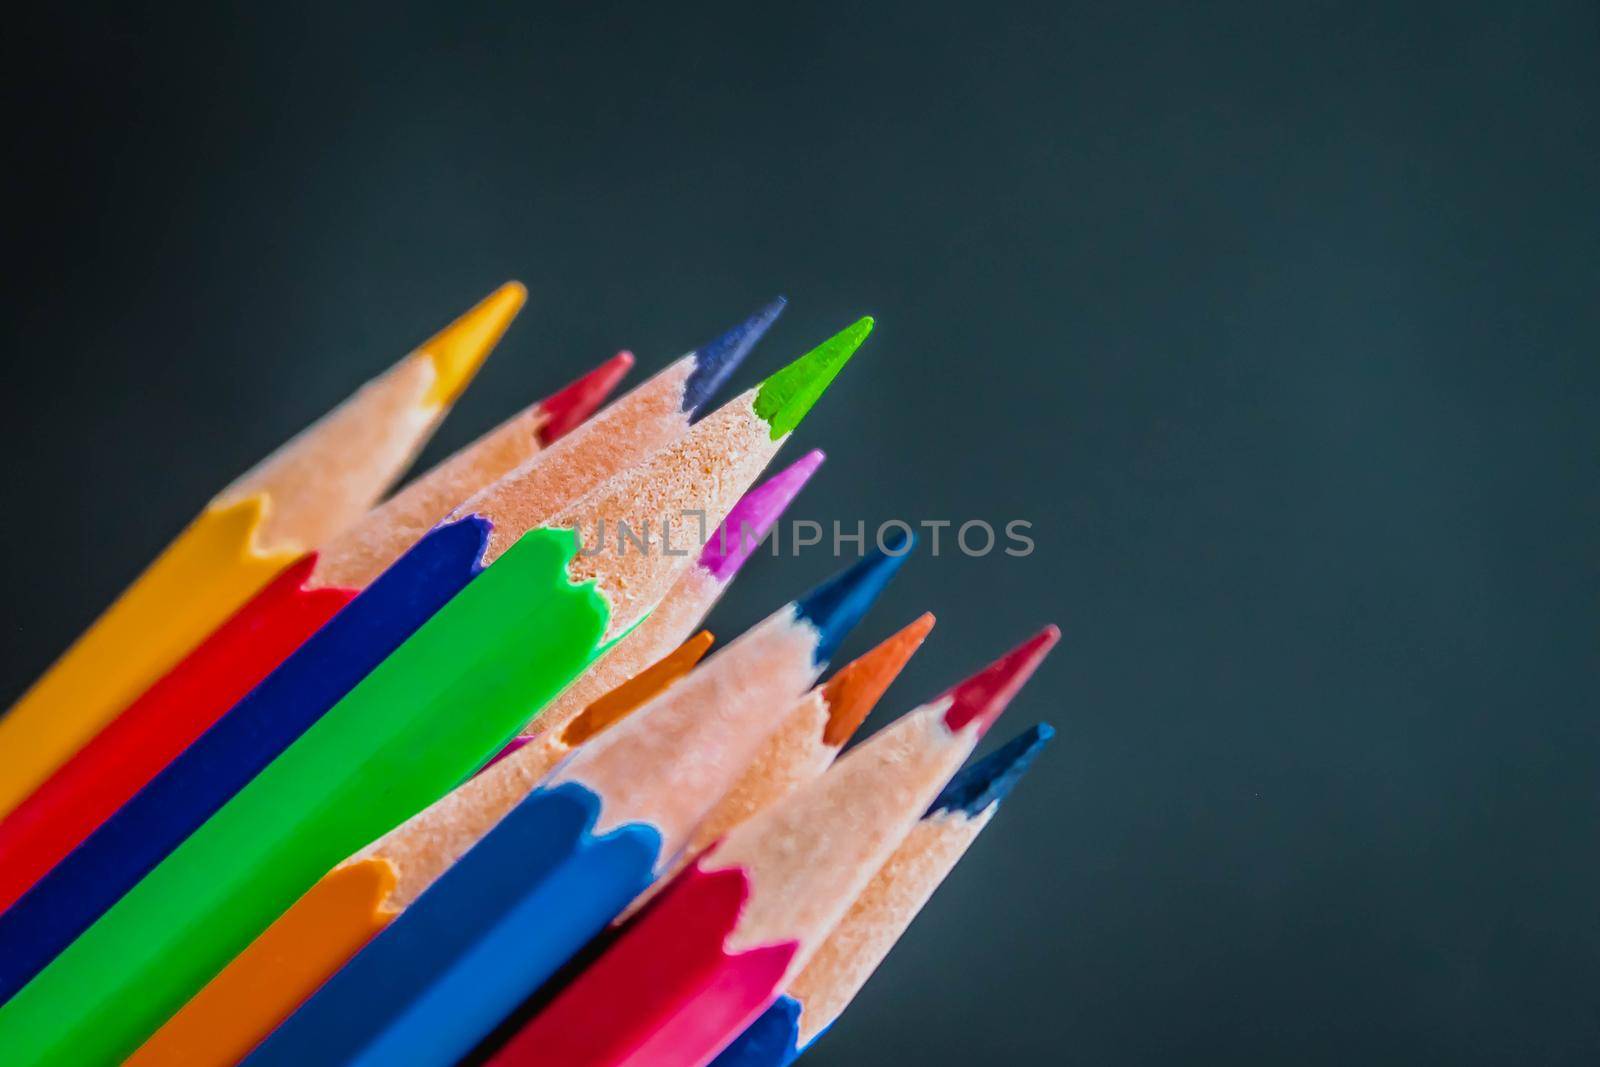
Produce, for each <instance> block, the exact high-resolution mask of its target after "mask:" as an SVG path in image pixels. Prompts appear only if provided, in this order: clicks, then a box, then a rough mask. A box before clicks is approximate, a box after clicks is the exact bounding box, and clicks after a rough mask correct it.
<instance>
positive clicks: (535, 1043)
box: [490, 627, 1058, 1067]
mask: <svg viewBox="0 0 1600 1067" xmlns="http://www.w3.org/2000/svg"><path fill="white" fill-rule="evenodd" d="M1057 637H1058V635H1057V633H1056V631H1055V629H1054V627H1051V628H1048V629H1046V630H1045V631H1043V632H1041V633H1040V634H1038V635H1036V636H1035V637H1033V638H1031V639H1029V640H1028V641H1027V642H1025V643H1024V644H1023V645H1021V646H1020V647H1018V648H1017V649H1015V650H1013V651H1012V652H1010V653H1008V654H1007V655H1006V656H1004V657H1003V658H1001V659H1000V660H998V661H996V662H995V663H993V664H991V665H990V666H989V667H987V668H985V669H984V670H983V671H981V672H979V673H978V674H976V675H974V676H973V677H971V678H969V679H967V680H966V681H964V682H962V683H961V684H959V685H957V686H956V687H955V688H954V689H952V690H951V691H950V692H948V693H946V694H945V695H944V696H942V697H940V698H938V699H937V700H935V701H933V702H932V703H930V704H927V705H924V706H923V707H921V708H919V709H917V710H915V711H912V712H910V713H909V714H907V715H906V716H904V717H902V718H901V719H899V720H898V721H897V722H895V723H894V724H892V725H890V726H889V727H887V728H886V729H884V730H882V731H880V732H879V733H878V734H876V735H874V736H873V737H872V738H870V739H869V740H867V741H866V742H865V743H863V744H861V745H859V746H857V747H856V748H855V749H853V750H852V751H851V752H849V753H846V754H845V755H844V756H841V757H840V758H839V760H838V762H836V763H835V764H834V765H833V766H832V767H831V768H830V769H829V770H828V771H827V773H825V774H824V775H822V776H821V777H820V778H817V779H815V780H814V781H811V782H809V783H806V784H805V785H802V786H801V787H800V788H798V789H796V790H795V791H794V792H793V793H791V794H790V795H789V796H788V797H786V798H785V799H784V800H782V801H781V802H779V803H778V804H776V805H775V806H773V807H771V808H768V809H767V810H766V811H763V812H761V813H759V814H757V815H756V816H755V817H753V818H751V819H750V820H749V821H747V822H745V823H743V824H742V825H740V826H738V827H736V828H735V829H734V830H733V831H732V832H731V833H730V834H729V835H728V836H727V837H725V838H723V839H722V840H721V841H720V842H718V843H717V844H716V845H714V846H713V847H712V848H711V849H709V850H708V851H707V852H705V853H704V854H702V855H701V856H700V857H699V858H698V859H697V860H696V861H695V863H694V865H693V866H691V867H689V868H688V869H686V870H685V871H683V872H682V873H681V874H679V875H678V876H677V877H676V878H675V879H674V881H673V883H672V884H671V885H670V886H668V887H667V889H666V890H665V891H664V892H663V893H661V894H660V896H659V897H657V899H656V900H655V901H654V902H653V903H652V904H651V906H650V907H648V908H646V909H645V910H644V911H642V912H640V913H639V914H637V915H636V916H634V918H633V919H632V920H631V921H630V922H629V923H628V924H627V925H626V926H625V927H624V928H623V929H622V931H621V932H620V934H619V935H618V936H617V938H616V940H615V941H614V942H612V943H611V944H610V945H609V946H607V947H606V949H605V950H604V951H603V952H601V953H600V955H599V956H598V957H597V958H596V959H595V960H594V961H593V962H591V963H590V964H589V966H588V967H587V968H586V969H585V970H583V971H582V972H581V973H580V974H578V975H577V977H576V978H574V979H573V980H572V982H571V983H570V984H569V985H567V986H566V987H565V988H564V989H563V990H562V991H561V992H560V993H558V994H557V995H556V996H555V997H554V999H553V1000H552V1001H551V1002H550V1003H549V1004H548V1005H546V1006H545V1007H544V1008H543V1009H542V1010H541V1011H540V1012H538V1014H536V1015H535V1016H534V1017H533V1018H532V1019H531V1020H530V1021H529V1022H528V1023H527V1025H525V1026H524V1027H523V1028H522V1029H521V1030H520V1031H518V1032H517V1034H516V1035H515V1036H514V1037H512V1038H511V1040H510V1041H509V1042H507V1043H506V1044H505V1045H504V1046H503V1047H502V1048H501V1049H500V1050H499V1051H498V1052H496V1053H495V1054H494V1057H493V1059H492V1060H491V1061H490V1062H491V1063H494V1064H499V1065H507V1064H531V1063H542V1064H561V1065H562V1067H590V1065H599V1064H605V1065H608V1067H609V1065H617V1064H628V1065H646V1064H651V1065H653V1064H666V1063H670V1064H683V1065H691V1064H701V1063H706V1062H708V1061H709V1060H711V1059H712V1058H714V1057H715V1056H716V1054H717V1053H718V1052H720V1051H721V1050H722V1049H723V1048H724V1047H725V1046H726V1045H727V1044H728V1043H729V1042H731V1041H732V1040H733V1039H734V1038H735V1037H736V1036H737V1035H738V1034H739V1033H740V1032H741V1031H742V1030H743V1029H744V1027H745V1026H746V1025H747V1024H748V1023H750V1022H751V1021H753V1020H754V1019H755V1018H756V1017H757V1016H758V1015H759V1014H760V1013H761V1012H762V1011H763V1010H765V1009H766V1007H767V1006H768V1005H769V1004H771V1003H772V1002H773V1001H774V1000H776V999H777V997H778V995H779V994H780V993H781V992H782V991H783V988H784V985H785V984H786V982H787V981H788V979H790V978H792V977H793V976H794V975H795V974H797V973H798V972H799V971H800V970H801V969H802V968H803V967H804V966H805V964H806V963H807V962H808V960H809V958H810V957H811V955H812V954H813V953H814V952H815V951H816V949H817V947H818V946H819V945H820V944H821V942H822V940H823V938H824V937H825V936H826V935H827V934H828V933H829V932H830V931H831V930H832V929H833V928H834V927H835V926H837V925H838V922H839V920H841V919H842V918H843V917H844V914H845V912H846V911H847V910H848V909H849V906H850V904H851V902H852V901H854V900H855V899H856V897H857V896H859V895H860V893H861V891H862V890H863V889H865V888H866V885H867V883H868V882H869V881H870V880H871V878H872V876H873V875H874V874H875V873H876V872H877V871H878V870H879V869H881V868H882V866H883V864H884V863H885V862H886V861H887V860H888V859H889V856H890V855H891V854H892V853H893V852H894V850H895V848H896V847H898V845H899V843H900V841H901V840H902V839H903V838H904V837H905V835H906V834H907V833H908V832H909V831H910V829H911V827H912V825H913V824H914V823H915V822H916V821H917V819H918V818H919V817H920V816H921V814H922V813H923V812H924V811H925V810H926V809H927V807H928V804H929V802H930V801H932V800H933V799H934V797H935V795H937V794H938V792H939V791H940V789H941V788H942V787H943V785H944V783H945V782H946V781H948V780H949V778H950V777H951V775H952V774H953V773H954V772H955V770H956V768H957V767H959V766H960V765H961V763H962V761H963V760H965V758H966V757H967V755H968V754H969V753H971V751H972V749H973V747H974V746H975V745H976V744H977V742H978V739H979V737H980V736H981V735H982V733H983V732H984V731H985V730H987V729H988V727H989V726H990V725H991V724H992V723H993V722H994V720H995V718H996V717H998V716H999V714H1000V712H1001V711H1002V710H1003V709H1004V707H1005V705H1006V704H1007V703H1008V702H1009V700H1010V699H1011V697H1012V696H1013V695H1014V694H1015V693H1016V691H1017V690H1018V689H1019V688H1020V687H1021V685H1022V684H1023V682H1024V681H1025V680H1026V679H1027V677H1028V675H1029V674H1031V673H1032V671H1033V669H1034V668H1035V667H1036V666H1037V665H1038V663H1039V661H1040V660H1041V659H1042V658H1043V657H1044V655H1045V654H1046V653H1047V652H1048V650H1049V648H1050V647H1051V646H1052V645H1053V644H1054V643H1055V641H1056V639H1057Z"/></svg>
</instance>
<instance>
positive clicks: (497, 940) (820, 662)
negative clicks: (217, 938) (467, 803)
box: [247, 553, 903, 1067]
mask: <svg viewBox="0 0 1600 1067" xmlns="http://www.w3.org/2000/svg"><path fill="white" fill-rule="evenodd" d="M902 561H903V554H902V555H900V556H891V555H886V554H883V553H874V554H872V555H871V556H869V557H868V558H866V559H864V560H862V561H860V562H858V563H857V564H856V565H854V566H853V567H851V568H850V569H849V570H847V571H845V572H844V573H843V574H841V575H840V576H838V577H836V578H834V579H833V580H831V581H829V582H828V583H826V584H825V585H823V586H822V587H820V588H818V589H817V590H815V591H813V592H812V593H811V594H809V595H807V596H806V597H803V598H801V599H800V600H798V601H795V602H793V603H791V604H789V605H786V606H785V607H784V608H782V609H780V610H779V611H778V612H776V613H774V614H773V615H771V616H769V617H768V618H767V619H766V620H765V621H764V622H762V623H760V624H758V625H757V626H756V627H754V628H752V629H751V630H750V631H749V632H747V633H745V634H744V635H742V636H741V637H740V638H739V639H738V640H736V641H734V642H733V643H732V644H730V645H728V647H727V648H725V649H723V650H722V651H721V652H719V653H718V654H717V655H715V656H713V657H712V658H711V659H710V660H708V661H707V662H706V664H705V665H704V666H702V667H701V668H699V669H698V670H696V671H694V672H691V673H690V674H689V675H688V677H686V678H684V679H683V680H682V681H680V682H678V684H677V685H675V686H673V687H672V688H671V689H668V690H667V691H666V692H665V693H663V694H661V695H660V696H658V697H657V698H656V699H655V700H653V701H651V702H650V703H649V704H648V705H647V706H645V707H643V708H640V709H639V710H638V711H637V712H635V713H634V714H633V715H632V716H631V717H630V718H629V719H627V720H626V721H625V722H623V723H621V724H620V725H618V726H616V727H614V728H613V729H611V730H609V731H607V732H605V733H603V734H601V735H600V736H599V737H597V738H595V739H594V740H592V741H591V742H590V743H589V744H587V745H585V746H584V747H582V748H580V749H578V750H577V751H576V752H574V753H573V755H572V757H571V758H570V759H568V760H567V761H566V762H565V763H563V764H562V765H561V766H560V767H558V768H557V769H556V770H555V772H554V773H553V774H552V775H550V777H549V779H548V780H547V781H545V782H544V783H542V784H541V785H539V786H538V787H537V788H535V789H534V790H533V791H532V792H529V793H527V794H526V796H525V798H524V799H522V800H520V802H518V803H517V804H516V806H515V807H514V808H513V809H512V810H511V811H510V812H509V813H508V814H506V815H505V817H504V818H503V819H502V820H500V821H499V822H498V823H497V824H495V826H494V828H493V829H491V830H490V831H489V833H488V834H487V835H485V836H483V837H482V839H481V840H478V841H476V842H475V843H474V844H473V845H472V847H471V848H470V849H467V850H464V851H465V854H464V855H462V858H461V859H460V861H459V862H457V863H456V864H455V865H454V866H452V867H451V868H450V869H449V870H448V871H447V872H446V873H444V875H443V876H442V877H440V878H439V880H438V881H437V882H436V883H435V884H434V885H433V886H431V887H430V888H429V889H428V890H427V891H426V892H424V893H423V894H422V896H421V897H420V898H419V899H417V900H416V901H415V903H413V904H412V905H411V907H410V908H409V909H408V910H407V911H406V912H405V913H404V914H402V915H401V916H400V917H399V918H397V919H396V920H395V921H394V922H393V923H391V924H390V925H389V926H388V927H387V928H386V929H384V931H383V932H382V933H380V934H378V936H377V937H375V938H374V939H373V940H372V941H371V943H370V944H368V945H367V946H366V948H364V949H363V950H362V951H361V953H360V954H359V955H357V956H356V958H355V959H353V960H352V961H351V962H350V963H349V964H348V965H347V966H346V967H345V968H344V969H343V970H342V971H340V972H339V973H338V974H336V975H334V976H333V977H332V978H331V979H330V980H329V981H328V983H327V984H326V985H324V986H323V987H322V988H321V989H319V990H318V991H317V992H316V993H315V994H314V995H313V996H312V997H311V999H310V1000H308V1001H307V1002H306V1003H305V1004H304V1005H302V1006H301V1007H300V1009H299V1010H298V1011H296V1012H295V1013H294V1014H293V1015H291V1016H290V1017H289V1019H288V1020H287V1021H285V1022H284V1024H283V1025H282V1026H280V1027H279V1028H278V1029H277V1030H276V1031H275V1032H274V1033H273V1034H272V1035H271V1036H270V1037H268V1038H267V1040H266V1041H265V1042H263V1043H262V1045H261V1046H260V1048H258V1049H257V1050H256V1051H255V1052H254V1053H253V1054H252V1055H251V1056H250V1058H249V1060H248V1061H247V1062H248V1063H250V1064H251V1065H252V1067H269V1065H272V1064H296V1063H301V1062H304V1060H305V1059H306V1058H307V1057H308V1056H312V1057H315V1056H321V1057H326V1058H327V1060H328V1061H330V1062H340V1063H346V1064H369V1065H376V1064H383V1063H393V1062H397V1061H399V1060H404V1061H405V1062H407V1063H412V1064H417V1065H419V1067H420V1065H424V1064H438V1065H441V1067H444V1065H448V1064H452V1063H454V1062H455V1061H456V1060H457V1059H458V1058H459V1057H461V1056H463V1055H465V1054H466V1053H467V1052H470V1051H471V1050H472V1048H473V1046H474V1045H476V1044H477V1043H478V1042H479V1041H480V1040H482V1038H483V1037H484V1036H485V1035H487V1034H488V1033H489V1032H490V1031H491V1030H492V1029H493V1028H494V1026H495V1025H496V1024H497V1023H499V1022H500V1020H501V1019H503V1018H504V1017H505V1016H506V1015H507V1014H508V1013H509V1012H511V1011H512V1010H513V1009H514V1008H515V1007H516V1006H517V1005H518V1004H519V1003H521V1002H522V1000H524V999H525V998H526V997H527V996H528V995H529V994H531V993H532V992H533V991H534V990H535V989H536V988H538V986H539V985H540V984H541V983H542V982H543V981H545V980H546V979H547V978H549V977H550V975H552V974H553V973H554V972H555V971H556V969H557V968H559V967H560V966H561V965H562V964H563V963H565V962H566V961H567V959H568V958H570V956H571V955H572V954H573V953H574V952H576V951H577V950H578V949H579V948H580V947H582V945H583V944H584V943H585V942H587V941H588V940H589V939H590V938H591V937H593V936H594V935H595V934H597V933H599V932H600V930H601V929H603V928H604V927H605V925H606V924H607V923H608V922H610V921H611V920H612V919H613V918H614V917H615V916H616V915H617V914H618V913H619V912H620V911H621V910H622V908H623V907H624V906H626V905H627V904H628V902H629V901H631V900H632V899H633V898H634V897H636V896H637V895H638V894H639V892H641V891H642V890H643V889H644V888H645V887H646V886H648V885H649V883H650V881H651V880H652V878H653V877H654V876H655V874H656V873H658V872H659V870H660V869H661V867H662V865H663V864H664V863H665V862H666V861H667V860H668V859H669V858H670V857H671V856H672V855H673V854H675V853H676V852H677V850H678V849H679V848H681V847H682V845H683V843H684V842H685V840H686V838H687V836H688V834H689V833H690V831H691V830H692V829H693V827H694V825H695V824H696V823H697V822H698V821H699V820H700V819H701V818H702V817H703V816H704V814H705V813H706V811H707V810H709V808H710V807H711V806H712V805H713V804H714V803H715V802H716V801H717V799H718V798H720V797H721V796H723V795H724V794H725V793H726V791H727V790H728V789H729V788H730V787H731V786H732V785H733V783H734V782H735V780H736V779H737V777H738V775H739V773H740V771H741V770H742V768H743V767H744V766H746V764H747V763H748V761H749V760H750V758H751V757H752V756H754V755H755V753H756V751H757V750H758V749H759V747H760V745H761V743H762V741H763V739H764V738H765V737H766V736H767V735H768V734H769V733H770V732H771V730H772V728H773V726H774V724H775V722H776V718H777V717H776V715H775V711H777V710H780V709H785V708H788V707H789V706H791V705H792V704H793V703H794V701H795V700H797V699H798V698H799V697H800V695H801V694H803V693H804V692H805V691H806V690H807V689H808V688H809V687H810V686H811V684H812V683H813V682H814V681H815V680H816V677H817V675H818V674H820V673H821V671H822V669H823V667H824V666H825V665H826V662H827V659H828V657H829V656H830V655H831V654H832V652H833V650H834V649H835V648H836V647H837V646H838V643H839V641H840V640H842V638H843V637H844V636H845V635H846V634H847V633H848V632H849V631H850V629H851V628H852V627H853V626H854V625H855V623H856V622H857V621H858V620H859V619H860V618H861V616H862V615H863V614H864V613H865V612H866V610H867V608H868V607H869V606H870V605H871V603H872V601H873V600H874V599H875V598H876V596H877V594H878V593H879V591H881V590H882V588H883V586H884V585H885V584H886V583H887V582H888V580H889V578H890V576H891V575H892V574H893V573H894V572H895V570H897V569H898V567H899V566H900V564H901V562H902ZM519 755H520V754H519ZM502 766H504V765H502ZM501 796H504V794H503V793H502V794H501ZM447 821H448V820H439V821H438V822H439V823H441V824H442V823H446V822H447ZM449 832H450V828H449V827H448V826H445V825H439V826H437V829H436V831H435V834H434V835H432V836H433V837H434V839H435V840H437V838H438V837H439V836H443V835H444V834H448V833H449ZM451 850H452V851H453V850H454V849H453V848H452V849H451Z"/></svg>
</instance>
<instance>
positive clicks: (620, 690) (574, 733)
mask: <svg viewBox="0 0 1600 1067" xmlns="http://www.w3.org/2000/svg"><path fill="white" fill-rule="evenodd" d="M714 640H715V638H714V637H712V635H711V631H709V630H701V631H700V632H699V633H697V634H695V635H694V636H693V637H691V638H689V640H687V641H685V642H684V643H683V644H681V645H679V646H678V647H677V648H675V649H673V650H672V651H671V652H668V653H667V654H666V655H665V656H662V657H661V658H660V659H658V660H656V661H655V662H654V663H652V664H651V665H650V666H648V667H646V668H645V669H644V670H642V671H640V672H639V673H638V674H636V675H634V676H633V677H632V678H629V679H628V680H627V681H626V682H623V683H622V684H621V685H619V686H617V687H616V688H615V689H613V690H611V692H609V693H607V694H606V695H605V696H602V697H600V698H598V699H597V700H595V701H594V703H592V704H590V705H589V706H588V707H586V708H584V709H583V710H582V711H581V712H579V713H578V715H577V717H575V718H574V719H573V720H572V721H571V722H569V723H567V728H566V729H565V730H563V731H562V732H561V743H562V744H564V745H566V746H567V747H568V748H577V747H578V746H579V745H581V744H583V743H584V742H585V741H587V740H589V739H590V738H591V737H593V736H595V735H596V734H598V733H600V731H602V730H605V729H607V728H608V727H611V726H614V725H615V724H616V723H618V722H620V721H621V720H623V719H625V718H627V717H628V716H629V715H631V714H633V713H634V712H635V711H637V710H638V709H639V708H641V707H643V706H644V705H645V704H648V703H649V702H650V701H651V700H653V699H655V697H657V696H659V695H660V694H661V693H663V692H665V691H666V690H667V689H668V688H670V687H671V686H672V684H673V683H674V682H676V681H677V680H678V679H679V678H682V677H683V676H684V675H686V674H688V673H689V672H690V671H691V670H693V669H694V665H695V664H696V663H699V662H700V659H701V657H703V656H704V655H705V654H706V650H707V649H709V648H710V647H711V642H712V641H714Z"/></svg>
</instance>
